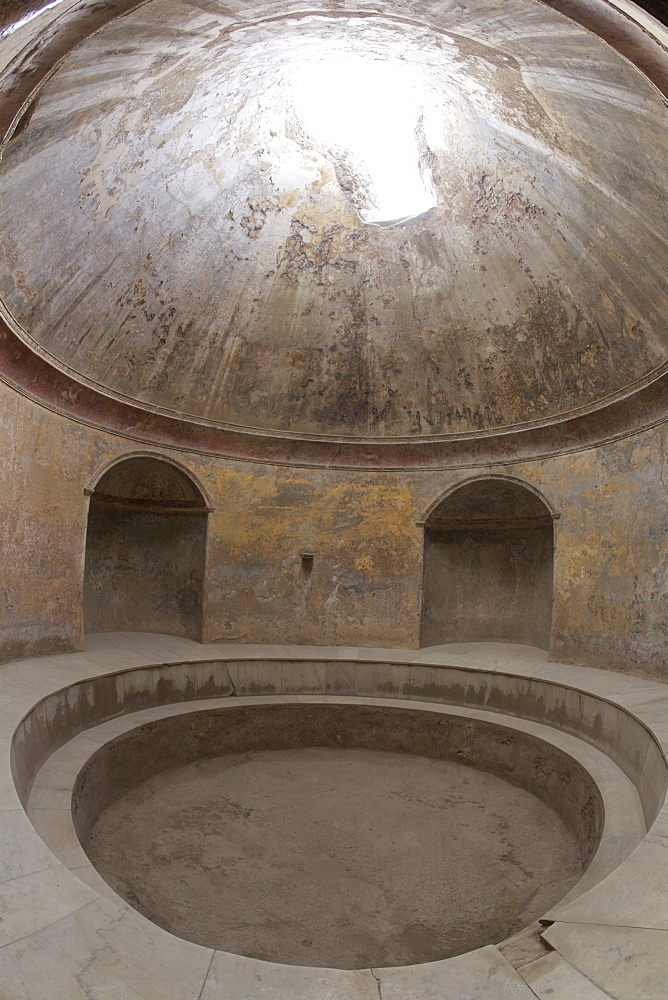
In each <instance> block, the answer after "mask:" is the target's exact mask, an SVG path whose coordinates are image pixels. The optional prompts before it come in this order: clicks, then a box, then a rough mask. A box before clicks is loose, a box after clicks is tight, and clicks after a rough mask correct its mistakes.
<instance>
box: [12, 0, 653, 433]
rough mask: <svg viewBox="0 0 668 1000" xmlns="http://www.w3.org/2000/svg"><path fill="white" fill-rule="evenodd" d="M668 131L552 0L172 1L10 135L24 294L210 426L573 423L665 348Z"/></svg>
mask: <svg viewBox="0 0 668 1000" xmlns="http://www.w3.org/2000/svg"><path fill="white" fill-rule="evenodd" d="M667 135H668V133H667V130H666V108H665V101H664V100H663V98H662V96H661V95H660V94H659V92H658V91H657V90H656V89H655V88H654V87H653V85H652V84H651V83H650V82H649V81H648V80H647V79H646V78H645V77H644V76H643V75H642V74H641V73H640V72H639V71H638V70H637V69H636V68H635V67H634V66H632V65H631V63H629V62H627V61H626V60H625V59H624V58H623V57H622V56H621V55H619V54H617V53H616V52H615V51H614V50H613V49H612V48H610V47H609V46H608V45H606V44H605V43H604V42H603V41H601V40H600V39H598V38H597V37H595V36H594V35H592V34H590V33H589V32H587V31H586V30H584V29H583V28H580V27H578V26H577V25H575V24H574V23H572V22H570V21H569V20H567V19H566V18H564V17H563V16H561V15H560V14H558V13H556V12H554V11H552V10H550V9H549V8H547V7H545V6H543V5H542V4H540V3H538V2H536V0H498V2H493V0H490V2H481V0H477V2H474V0H469V2H457V3H455V2H441V3H438V4H436V3H434V4H432V5H429V4H419V5H418V4H413V5H411V4H410V3H395V4H387V5H383V12H382V14H381V13H378V12H377V11H373V10H371V9H369V10H366V9H364V8H359V7H358V8H354V9H353V8H351V9H347V8H343V7H342V6H340V5H338V4H337V5H331V6H326V5H323V6H322V9H319V8H317V5H314V4H312V5H309V8H308V10H306V9H302V8H300V6H299V5H297V4H293V5H291V6H289V5H286V4H283V5H281V6H278V5H270V4H268V5H264V6H262V7H260V6H253V7H247V6H243V5H241V4H239V5H238V6H234V5H229V4H228V5H225V6H223V5H222V4H219V3H215V2H212V0H198V2H195V0H190V2H186V0H152V2H150V3H148V4H146V5H144V6H143V7H141V8H140V9H138V10H136V11H135V12H134V13H131V14H128V15H126V16H124V17H121V18H118V19H117V20H114V21H112V22H110V23H109V24H107V25H106V26H105V27H104V28H102V29H101V30H100V31H99V32H97V33H96V34H95V35H94V36H92V37H91V38H89V39H88V40H87V41H85V42H84V43H82V44H81V45H80V46H79V47H78V48H77V49H76V50H75V51H74V52H72V53H71V54H70V55H69V56H68V57H67V58H66V59H65V60H64V61H63V62H62V63H61V64H60V65H59V66H58V67H57V69H56V71H55V72H54V73H53V74H52V75H51V77H50V78H49V79H48V81H47V82H46V84H45V85H44V86H43V87H42V88H41V89H40V90H39V92H38V93H37V95H36V97H35V99H34V100H33V101H32V103H31V104H30V105H29V106H28V107H27V109H26V111H25V113H24V114H23V117H22V118H21V120H20V121H19V123H18V126H17V128H16V131H15V133H14V136H13V138H12V139H11V141H9V143H8V144H7V146H6V148H5V150H4V154H3V158H2V163H1V165H0V246H1V250H2V255H3V259H4V266H3V267H2V269H1V270H0V295H1V296H2V299H3V301H4V303H5V307H6V309H7V310H8V312H9V314H10V315H11V317H12V322H13V323H14V324H15V325H17V326H18V327H20V331H21V336H22V337H24V338H25V339H26V340H27V341H28V342H30V343H31V344H32V345H33V346H34V347H35V348H36V349H37V350H39V351H41V352H42V353H44V354H46V355H47V356H49V357H50V358H52V359H53V360H54V362H55V363H56V364H58V365H59V366H61V367H64V368H65V369H67V370H69V371H71V372H74V373H75V374H76V377H77V378H78V379H80V380H83V381H86V382H89V383H93V384H95V385H96V386H100V387H103V389H104V391H105V392H106V393H108V394H110V395H112V396H116V397H120V398H122V399H132V400H134V401H138V402H139V403H140V404H142V405H143V406H146V407H148V408H150V409H154V410H159V411H162V412H168V413H177V414H180V415H186V416H189V417H192V418H193V419H195V420H197V421H199V422H210V423H213V424H220V425H225V426H235V427H247V428H255V429H259V430H266V431H272V432H280V433H284V434H288V435H302V436H303V435H306V436H308V435H317V436H326V437H335V438H341V437H347V436H350V437H354V438H357V439H360V438H366V439H371V440H374V439H375V440H378V439H385V440H387V439H388V438H395V439H396V438H412V439H416V438H427V437H428V438H433V437H438V436H447V435H462V434H476V435H477V434H480V433H481V432H485V433H489V432H493V431H498V430H499V429H502V428H508V427H518V426H527V425H533V424H537V423H542V422H552V421H555V420H558V419H563V418H564V417H566V416H567V415H573V414H575V413H578V412H583V411H586V410H588V409H591V408H594V407H597V406H601V405H604V404H605V402H606V401H609V400H611V399H615V398H618V397H619V396H620V395H623V394H625V393H628V392H629V391H631V390H632V389H633V388H634V387H637V386H638V385H639V384H642V383H644V382H647V381H650V380H651V379H652V378H654V377H656V376H658V375H659V374H660V373H661V372H662V371H663V370H664V369H665V367H666V365H667V362H668V328H667V323H666V320H667V318H668V288H667V284H666V271H667V268H666V262H667V259H668V258H667V255H666V234H667V233H668V227H667V226H666V222H667V221H668V220H667V215H668V191H667V187H668V183H667V177H668V172H667V171H666V156H665V154H666V152H668V139H667Z"/></svg>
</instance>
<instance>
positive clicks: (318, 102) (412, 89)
mask: <svg viewBox="0 0 668 1000" xmlns="http://www.w3.org/2000/svg"><path fill="white" fill-rule="evenodd" d="M294 108H295V113H296V114H297V117H298V119H299V120H300V122H301V125H302V127H303V128H304V130H305V131H306V132H307V133H308V134H309V135H311V136H312V137H313V138H314V139H315V140H316V141H319V142H320V143H321V144H322V145H323V146H326V147H329V148H332V147H338V148H339V149H341V150H344V151H346V152H347V153H349V154H352V157H353V159H354V160H355V159H356V160H357V161H358V162H359V163H360V165H361V166H362V167H363V168H364V170H365V172H366V173H367V175H368V178H369V180H370V184H371V190H370V192H369V198H368V203H369V204H370V205H371V206H372V207H370V208H361V209H360V210H359V214H360V216H361V218H362V219H363V221H364V222H375V223H376V224H382V223H391V222H400V221H403V220H405V219H407V218H412V217H413V216H416V215H421V214H422V213H423V212H426V211H427V210H428V209H430V208H433V206H434V205H435V204H436V199H435V196H434V191H433V188H432V185H431V181H430V177H429V171H428V170H426V169H422V168H421V158H422V157H421V153H420V149H419V133H420V129H421V124H422V108H421V104H420V96H419V92H418V88H417V87H416V81H415V78H414V77H413V75H412V74H411V73H410V72H409V71H408V70H407V68H406V67H405V66H404V65H403V64H402V63H400V62H398V61H391V62H387V61H385V62H384V61H381V60H379V59H373V58H368V57H367V58H366V59H362V58H360V57H357V56H349V57H342V58H339V59H336V60H334V59H332V60H322V61H321V62H316V61H313V62H310V63H309V64H308V66H307V67H306V68H303V69H302V70H301V72H300V73H299V74H298V76H297V78H296V80H295V95H294Z"/></svg>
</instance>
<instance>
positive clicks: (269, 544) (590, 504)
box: [0, 387, 668, 678]
mask: <svg viewBox="0 0 668 1000" xmlns="http://www.w3.org/2000/svg"><path fill="white" fill-rule="evenodd" d="M1 394H2V411H1V412H2V421H1V426H0V434H1V441H2V446H1V447H0V480H1V481H2V483H3V490H2V493H1V495H0V505H1V508H2V515H1V516H2V533H3V541H2V551H3V564H2V577H1V580H2V586H1V591H0V598H1V613H0V630H1V631H0V636H1V638H0V650H1V653H2V658H3V659H10V658H13V657H17V656H22V655H34V654H36V653H40V652H56V651H59V650H69V649H77V648H82V644H83V609H82V604H83V601H82V582H83V573H84V551H85V538H86V525H87V517H88V506H89V497H88V496H87V495H86V494H85V492H84V490H85V489H92V488H94V486H95V484H96V482H97V481H98V480H99V478H100V477H101V475H102V474H103V472H104V471H105V470H106V469H107V468H108V467H109V465H110V464H111V463H113V462H114V461H116V460H118V459H121V458H123V457H125V456H127V455H131V454H137V453H140V454H142V453H143V454H146V449H145V448H143V447H142V445H141V443H139V442H137V441H133V440H128V439H124V438H122V437H120V436H117V435H114V434H110V433H106V432H103V431H99V430H95V429H93V428H92V427H90V426H87V425H86V424H84V423H80V422H76V421H73V420H70V419H68V418H65V417H61V416H57V415H56V414H54V413H52V412H51V411H49V410H48V409H46V408H45V407H42V406H40V405H38V404H36V403H34V402H32V401H30V400H28V399H27V398H25V397H24V396H22V395H20V394H18V393H16V392H14V391H12V390H10V389H7V388H5V387H3V388H2V392H1ZM666 434H667V431H666V427H665V425H664V426H662V427H660V428H657V429H654V430H649V431H645V432H644V433H642V434H637V435H635V436H633V437H629V438H628V439H626V440H624V441H622V442H619V443H612V444H608V445H606V446H602V447H600V448H597V449H589V450H586V451H582V452H578V453H575V454H571V455H563V456H560V457H555V458H549V459H545V460H540V461H533V462H525V463H516V464H514V465H513V464H509V465H506V466H488V467H486V468H480V467H478V468H475V469H471V468H466V469H452V470H447V471H442V472H438V471H415V470H413V471H406V472H379V471H371V470H365V471H354V472H352V471H346V470H337V469H310V468H290V467H287V466H272V465H269V464H266V465H261V464H253V463H251V462H239V461H237V462H232V461H226V460H224V459H220V458H212V457H205V456H202V455H197V454H192V453H188V452H186V451H180V452H177V451H173V452H169V451H164V452H163V454H164V456H165V457H167V458H169V457H171V458H172V459H173V460H175V461H177V462H178V463H179V464H180V465H181V466H182V467H185V468H187V469H188V470H190V472H191V473H192V474H193V476H194V477H195V480H196V481H198V482H199V483H200V484H202V487H203V491H204V493H205V495H206V497H207V501H208V503H210V504H211V506H212V508H213V510H212V512H211V513H210V514H209V516H208V539H207V559H206V565H207V568H206V578H205V611H204V615H205V619H204V630H203V634H204V639H205V640H209V641H214V640H235V641H242V642H245V641H247V642H278V643H282V642H290V643H292V642H312V643H320V644H327V643H340V644H351V645H371V646H373V645H383V646H388V645H396V646H416V645H417V644H418V642H419V631H420V609H421V582H422V556H423V529H422V528H421V527H420V526H418V524H417V523H416V522H417V521H419V520H421V519H422V517H423V515H424V513H425V511H426V510H427V508H428V507H429V505H430V504H432V503H433V502H434V501H435V500H437V499H438V497H439V496H440V495H441V494H443V493H444V492H445V491H446V490H448V489H450V488H451V487H452V486H453V485H455V484H456V483H458V482H463V481H465V480H466V479H468V478H471V477H472V476H474V475H476V476H477V475H481V474H483V473H487V472H489V473H490V474H496V475H499V474H501V475H503V474H507V475H512V476H513V477H515V478H517V479H520V480H522V481H525V482H526V483H528V484H529V485H531V486H533V487H535V488H536V489H538V490H539V491H540V492H541V493H542V495H543V496H544V497H545V499H546V500H547V502H548V503H549V504H550V505H551V507H552V508H553V509H554V510H555V511H556V512H558V513H560V515H561V516H560V518H559V519H558V520H557V521H556V523H555V562H554V608H553V632H552V643H551V653H552V656H553V658H555V659H558V660H564V661H567V662H575V663H588V664H592V665H597V666H602V667H608V668H611V669H616V670H622V671H627V672H634V673H641V674H645V675H650V676H654V677H657V678H663V677H664V676H665V675H666V672H667V671H666V654H665V649H666V639H667V638H668V601H667V598H666V591H667V587H666V584H667V576H668V513H667V511H666V503H665V497H666V482H665V480H666V473H665V455H666ZM152 453H154V454H160V453H161V452H160V451H159V449H152ZM303 552H310V553H313V554H314V556H315V558H314V560H313V564H312V568H311V569H310V570H309V567H308V563H304V562H303V560H302V559H301V554H302V553H303ZM156 624H159V623H156ZM146 630H150V623H147V628H146ZM468 638H471V636H468Z"/></svg>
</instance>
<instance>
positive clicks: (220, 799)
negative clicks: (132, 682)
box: [73, 703, 603, 969]
mask: <svg viewBox="0 0 668 1000" xmlns="http://www.w3.org/2000/svg"><path fill="white" fill-rule="evenodd" d="M602 813H603V810H602V806H601V801H600V795H599V793H598V791H597V789H596V787H595V785H594V784H593V782H592V780H591V778H590V777H589V775H588V774H587V772H586V771H585V770H584V768H582V766H581V765H580V764H578V763H577V762H576V761H575V760H573V759H572V758H571V757H569V756H567V755H566V754H564V753H563V752H562V751H560V750H558V749H557V748H556V747H554V746H552V745H550V744H548V743H545V742H543V741H542V740H540V739H538V738H536V737H535V736H531V735H529V734H527V733H523V732H519V731H516V730H511V729H508V728H506V727H505V726H503V725H496V724H492V723H490V722H487V721H482V720H474V719H470V718H466V717H463V716H457V715H449V714H445V713H443V712H437V711H434V712H430V711H424V710H409V709H402V708H388V707H375V706H368V705H357V704H350V703H349V704H345V703H344V704H337V703H330V704H313V703H311V704H273V705H254V706H243V707H238V706H235V707H224V708H217V709H212V710H206V711H198V712H192V713H188V714H185V715H178V716H174V717H168V718H163V719H160V720H158V721H155V722H151V723H148V724H146V725H143V726H141V727H139V728H136V729H133V730H132V731H131V732H129V733H126V734H124V735H123V736H120V737H117V738H116V739H115V740H113V741H111V742H110V743H107V744H105V745H104V746H103V747H102V748H101V749H100V750H99V751H97V752H96V754H95V755H94V756H93V757H91V758H90V760H89V761H88V762H87V764H86V766H85V767H84V769H83V770H82V772H81V773H80V775H79V777H78V779H77V783H76V785H75V789H74V796H73V815H74V822H75V827H76V829H77V833H78V835H79V838H80V840H81V842H82V844H83V845H84V848H85V850H86V852H87V854H88V855H89V857H90V859H91V861H92V862H93V864H94V865H95V866H96V868H97V869H98V871H99V872H100V873H101V874H102V876H103V877H104V878H105V880H106V881H107V882H108V883H109V884H110V885H111V886H112V888H113V889H115V890H116V892H117V893H118V894H119V895H121V896H122V897H123V898H124V899H125V900H126V901H127V902H128V903H130V904H131V905H132V906H133V907H135V908H136V909H137V910H139V911H140V912H142V913H143V914H144V915H145V916H147V917H148V918H149V919H150V920H152V921H153V922H155V923H157V924H159V925H160V926H162V927H164V928H165V929H167V930H169V931H171V932H172V933H174V934H176V935H178V936H179V937H182V938H186V939H188V940H191V941H194V942H196V943H198V944H201V945H204V946H207V947H212V948H216V949H219V950H224V951H228V952H234V953H236V954H240V955H246V956H249V957H253V958H260V959H265V960H268V961H272V962H280V963H284V964H296V965H308V966H323V967H330V968H353V969H354V968H369V967H374V966H375V967H382V966H393V965H394V966H396V965H410V964H417V963H422V962H430V961H437V960H439V959H444V958H448V957H450V956H453V955H457V954H460V953H462V952H466V951H470V950H472V949H474V948H478V947H481V946H483V945H486V944H491V943H498V942H500V941H502V940H504V939H505V938H507V937H509V936H511V935H513V934H515V933H517V932H518V931H520V930H521V929H522V928H524V927H526V926H527V925H529V924H531V923H532V922H533V921H535V920H536V919H537V918H538V917H539V916H540V915H541V914H542V913H544V912H545V911H546V910H548V909H549V908H550V907H551V906H552V905H553V904H554V903H556V902H558V901H559V900H560V899H562V898H563V896H564V895H565V894H566V893H567V892H568V890H569V889H570V888H571V886H572V885H573V884H574V883H575V882H577V880H578V879H579V878H580V876H581V874H582V872H583V870H584V869H585V868H586V866H587V864H588V862H589V860H590V859H591V856H592V854H593V852H594V851H595V849H596V846H597V842H598V839H599V835H600V830H601V826H602V822H603V820H602Z"/></svg>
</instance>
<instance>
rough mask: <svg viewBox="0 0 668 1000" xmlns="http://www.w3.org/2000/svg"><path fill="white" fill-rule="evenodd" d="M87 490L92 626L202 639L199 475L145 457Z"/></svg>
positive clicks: (203, 517) (87, 605) (87, 612)
mask: <svg viewBox="0 0 668 1000" xmlns="http://www.w3.org/2000/svg"><path fill="white" fill-rule="evenodd" d="M87 492H89V493H90V509H89V514H88V530H87V533H86V562H85V571H84V627H85V629H86V631H87V632H107V631H113V630H116V629H118V630H121V631H139V632H164V633H168V634H171V635H183V636H188V637H189V638H191V639H198V640H201V638H202V624H203V622H202V619H203V597H204V561H205V551H206V528H207V513H208V507H207V505H206V502H205V500H204V497H203V496H202V493H201V491H200V490H199V488H198V487H197V486H196V485H195V483H194V482H193V480H192V479H190V477H189V476H188V475H187V474H186V473H185V472H183V471H182V470H181V469H179V468H178V467H177V466H175V465H172V464H171V463H170V462H167V461H165V460H163V459H160V458H155V457H153V456H146V455H140V456H133V457H131V458H126V459H124V460H122V461H120V462H118V463H117V464H116V465H114V466H112V468H111V469H109V470H108V471H107V472H105V473H104V475H103V476H102V477H101V478H100V480H99V481H98V483H97V485H96V486H95V489H94V490H92V491H87Z"/></svg>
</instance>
